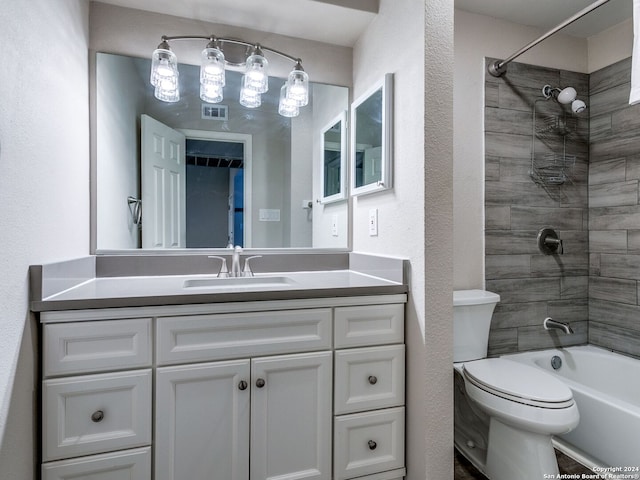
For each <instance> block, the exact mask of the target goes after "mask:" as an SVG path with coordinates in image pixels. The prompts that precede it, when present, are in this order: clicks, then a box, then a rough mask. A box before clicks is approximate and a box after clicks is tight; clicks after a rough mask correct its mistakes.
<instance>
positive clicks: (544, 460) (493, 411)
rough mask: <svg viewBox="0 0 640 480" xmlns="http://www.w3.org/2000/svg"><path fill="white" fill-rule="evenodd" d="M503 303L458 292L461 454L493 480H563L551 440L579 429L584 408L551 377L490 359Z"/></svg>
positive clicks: (456, 334)
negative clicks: (494, 322) (492, 331)
mask: <svg viewBox="0 0 640 480" xmlns="http://www.w3.org/2000/svg"><path fill="white" fill-rule="evenodd" d="M499 298H500V297H499V296H498V295H496V294H493V293H491V292H484V291H481V290H472V291H460V292H454V343H456V342H457V340H456V339H457V338H459V339H461V340H462V342H461V343H462V344H463V345H461V344H460V343H458V345H457V347H454V362H455V363H454V370H455V372H456V373H457V375H459V376H460V377H459V378H461V380H459V381H461V382H463V384H464V388H457V389H456V397H455V403H456V404H455V423H456V425H455V426H456V428H455V436H456V442H455V443H456V447H457V448H458V450H460V451H461V453H462V454H463V455H465V457H467V458H468V459H469V460H470V461H471V462H472V463H473V464H474V465H475V466H476V468H478V469H479V470H480V471H482V472H483V473H484V474H485V475H486V476H487V477H489V479H491V480H512V479H514V478H517V479H519V480H528V479H531V480H534V479H535V480H539V479H541V478H558V475H559V472H558V465H557V462H556V457H555V453H554V450H553V445H552V442H551V438H552V435H556V434H561V433H567V432H569V431H570V430H572V429H573V428H575V426H576V425H577V424H578V421H579V414H578V408H577V406H576V404H575V402H574V400H573V395H572V393H571V390H570V389H569V388H568V387H567V386H566V385H565V384H563V383H562V382H561V381H560V380H558V379H556V378H554V377H553V376H551V375H549V374H548V373H546V372H544V371H541V370H539V369H535V368H533V367H531V366H528V365H524V364H520V363H517V362H514V361H511V360H507V359H503V358H486V354H487V340H488V334H489V326H490V324H491V316H492V313H493V308H494V307H495V305H496V303H497V302H498V301H499ZM479 342H484V345H479ZM472 343H473V345H472ZM469 352H472V353H471V354H469ZM460 360H462V361H460ZM463 397H464V398H463ZM473 418H475V419H473ZM470 419H472V420H470ZM487 424H488V428H487ZM483 428H484V429H485V430H488V431H485V432H483V431H482V430H483ZM474 429H476V430H478V431H475V432H474V431H473V430H474ZM545 475H546V477H545ZM551 476H553V477H551Z"/></svg>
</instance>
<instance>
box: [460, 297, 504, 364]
mask: <svg viewBox="0 0 640 480" xmlns="http://www.w3.org/2000/svg"><path fill="white" fill-rule="evenodd" d="M499 301H500V295H498V294H497V293H493V292H487V291H485V290H456V291H455V292H453V361H454V362H467V361H471V360H477V359H480V358H485V357H486V356H487V346H488V343H489V328H490V327H491V316H492V315H493V309H494V308H495V306H496V304H497V303H498V302H499Z"/></svg>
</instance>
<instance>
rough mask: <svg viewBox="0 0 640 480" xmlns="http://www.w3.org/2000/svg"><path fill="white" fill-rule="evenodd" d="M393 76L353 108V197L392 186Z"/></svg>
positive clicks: (385, 78)
mask: <svg viewBox="0 0 640 480" xmlns="http://www.w3.org/2000/svg"><path fill="white" fill-rule="evenodd" d="M392 98H393V74H390V73H388V74H386V75H385V76H384V78H383V79H382V80H381V81H379V82H378V83H376V84H375V85H373V86H372V87H371V88H370V89H369V90H367V91H366V92H365V93H364V94H363V95H361V96H360V97H359V98H357V99H356V100H355V101H354V102H353V104H352V105H351V121H352V128H351V194H352V195H361V194H365V193H373V192H378V191H381V190H387V189H390V188H391V187H392V178H391V174H392V172H393V168H392V152H393V146H392V134H393V126H392V115H393V105H392Z"/></svg>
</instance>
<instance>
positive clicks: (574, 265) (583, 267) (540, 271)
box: [531, 253, 589, 277]
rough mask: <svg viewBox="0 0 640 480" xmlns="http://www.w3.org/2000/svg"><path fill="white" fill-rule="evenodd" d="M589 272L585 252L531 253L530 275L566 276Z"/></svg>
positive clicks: (587, 256)
mask: <svg viewBox="0 0 640 480" xmlns="http://www.w3.org/2000/svg"><path fill="white" fill-rule="evenodd" d="M588 274H589V255H588V254H587V253H582V254H580V253H578V254H567V253H565V254H563V255H533V256H532V257H531V276H532V277H566V276H574V275H576V276H583V275H588Z"/></svg>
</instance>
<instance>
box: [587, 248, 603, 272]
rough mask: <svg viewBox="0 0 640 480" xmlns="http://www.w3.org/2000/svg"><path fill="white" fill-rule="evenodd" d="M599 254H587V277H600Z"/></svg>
mask: <svg viewBox="0 0 640 480" xmlns="http://www.w3.org/2000/svg"><path fill="white" fill-rule="evenodd" d="M600 255H601V254H600V253H590V254H589V275H590V276H599V275H600Z"/></svg>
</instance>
